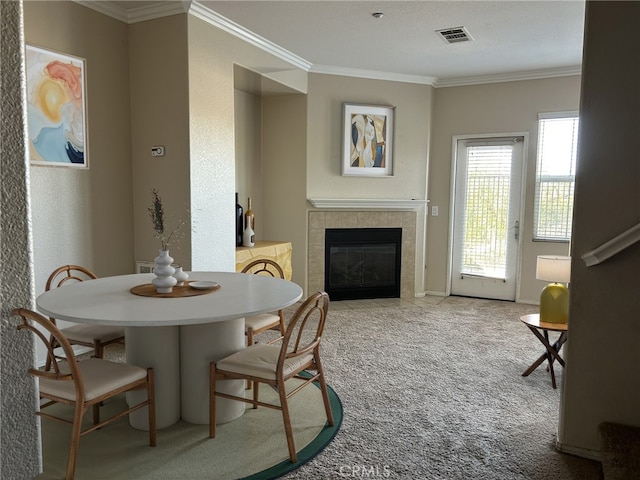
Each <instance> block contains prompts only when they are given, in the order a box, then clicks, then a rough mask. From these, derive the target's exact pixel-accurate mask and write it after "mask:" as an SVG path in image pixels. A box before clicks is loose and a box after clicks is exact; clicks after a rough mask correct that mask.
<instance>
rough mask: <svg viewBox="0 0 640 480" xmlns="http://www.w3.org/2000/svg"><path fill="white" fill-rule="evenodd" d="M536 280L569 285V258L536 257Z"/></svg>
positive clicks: (557, 256)
mask: <svg viewBox="0 0 640 480" xmlns="http://www.w3.org/2000/svg"><path fill="white" fill-rule="evenodd" d="M536 278H537V279H538V280H545V281H547V282H556V283H569V280H570V278H571V257H563V256H559V255H538V263H537V265H536Z"/></svg>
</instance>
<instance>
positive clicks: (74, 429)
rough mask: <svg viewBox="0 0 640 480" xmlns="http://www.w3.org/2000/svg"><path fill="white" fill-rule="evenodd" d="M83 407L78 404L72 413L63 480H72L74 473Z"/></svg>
mask: <svg viewBox="0 0 640 480" xmlns="http://www.w3.org/2000/svg"><path fill="white" fill-rule="evenodd" d="M84 412H85V410H84V408H83V405H82V404H80V403H78V404H76V406H75V409H74V412H73V424H72V426H71V442H70V443H69V456H68V457H67V473H66V475H65V480H73V477H74V475H75V471H76V458H77V457H78V449H79V447H80V432H81V429H82V417H84Z"/></svg>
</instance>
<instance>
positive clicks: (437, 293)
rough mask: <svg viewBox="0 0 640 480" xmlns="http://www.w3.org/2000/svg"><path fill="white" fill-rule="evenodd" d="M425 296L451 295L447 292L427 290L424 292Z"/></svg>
mask: <svg viewBox="0 0 640 480" xmlns="http://www.w3.org/2000/svg"><path fill="white" fill-rule="evenodd" d="M424 294H425V296H426V295H433V296H434V297H448V296H449V295H447V294H446V293H445V292H434V291H432V290H427V291H425V292H424Z"/></svg>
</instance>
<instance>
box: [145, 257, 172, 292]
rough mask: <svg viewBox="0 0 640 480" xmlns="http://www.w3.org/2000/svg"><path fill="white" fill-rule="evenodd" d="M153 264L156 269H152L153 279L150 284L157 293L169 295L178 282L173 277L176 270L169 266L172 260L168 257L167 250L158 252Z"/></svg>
mask: <svg viewBox="0 0 640 480" xmlns="http://www.w3.org/2000/svg"><path fill="white" fill-rule="evenodd" d="M155 262H156V267H155V268H154V269H153V273H154V274H155V278H154V279H153V280H151V283H152V284H153V285H154V286H155V287H156V291H157V292H158V293H171V290H173V287H174V286H175V285H176V283H178V280H177V279H176V278H175V277H174V276H173V274H174V273H175V271H176V269H175V268H173V267H172V266H171V264H172V263H173V258H171V257H170V256H169V250H160V253H159V255H158V256H157V257H156V258H155Z"/></svg>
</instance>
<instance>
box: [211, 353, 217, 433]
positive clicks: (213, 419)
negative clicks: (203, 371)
mask: <svg viewBox="0 0 640 480" xmlns="http://www.w3.org/2000/svg"><path fill="white" fill-rule="evenodd" d="M215 437H216V364H215V363H213V362H212V363H211V364H210V365H209V438H215Z"/></svg>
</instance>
